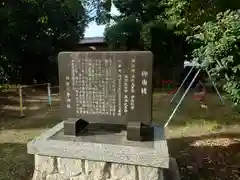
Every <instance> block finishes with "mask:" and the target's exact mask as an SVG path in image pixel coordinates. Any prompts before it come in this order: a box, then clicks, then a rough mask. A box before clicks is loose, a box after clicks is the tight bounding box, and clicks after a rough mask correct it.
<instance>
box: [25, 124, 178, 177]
mask: <svg viewBox="0 0 240 180" xmlns="http://www.w3.org/2000/svg"><path fill="white" fill-rule="evenodd" d="M62 130H63V123H60V124H58V125H57V126H55V127H53V128H52V129H50V130H49V131H47V132H45V133H43V134H42V135H41V136H39V137H37V138H36V139H35V140H33V141H32V142H30V143H28V153H30V154H34V155H35V170H34V174H33V180H168V179H169V180H170V179H173V180H178V179H180V178H179V174H178V170H177V168H176V167H177V166H176V163H174V162H173V161H174V160H171V158H169V156H168V149H167V143H166V141H165V140H163V139H162V134H161V131H159V128H157V127H156V132H155V134H156V135H155V136H156V139H155V141H154V142H127V141H125V140H124V139H125V138H126V137H125V133H126V132H121V133H118V134H103V135H97V137H98V138H100V139H95V140H93V136H92V135H91V137H90V136H89V137H87V136H84V137H82V138H81V137H77V138H74V137H66V136H64V135H63V134H62ZM104 137H105V141H106V142H102V141H103V140H104ZM88 138H90V139H91V141H89V142H88ZM117 139H118V140H117ZM113 140H114V142H115V141H116V140H117V141H116V142H121V143H120V144H114V143H112V142H113ZM98 141H101V142H100V143H99V142H98ZM97 142H98V143H97ZM130 145H131V146H130ZM171 164H174V166H175V170H174V169H172V170H171V166H172V165H171ZM169 168H170V169H169ZM167 171H168V172H170V173H168V174H170V176H169V175H168V176H165V172H167ZM173 174H174V176H173ZM165 177H168V178H167V179H166V178H165Z"/></svg>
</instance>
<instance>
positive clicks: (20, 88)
mask: <svg viewBox="0 0 240 180" xmlns="http://www.w3.org/2000/svg"><path fill="white" fill-rule="evenodd" d="M19 108H20V118H23V117H25V114H24V113H23V99H22V86H19Z"/></svg>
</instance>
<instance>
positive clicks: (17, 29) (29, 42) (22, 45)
mask: <svg viewBox="0 0 240 180" xmlns="http://www.w3.org/2000/svg"><path fill="white" fill-rule="evenodd" d="M87 22H88V16H87V14H86V10H85V9H84V7H83V4H82V2H81V1H78V0H63V1H56V0H18V1H3V2H2V4H1V7H0V23H1V37H0V47H1V49H0V53H1V55H2V57H3V58H2V59H7V61H8V62H9V63H8V65H10V64H11V65H12V67H13V69H14V70H15V74H14V72H8V73H11V74H12V78H14V77H16V75H18V74H20V75H21V78H22V80H24V81H25V82H26V83H31V82H32V79H33V77H35V78H38V79H39V80H41V79H42V80H47V76H48V73H49V74H50V73H51V70H54V72H53V74H56V68H55V66H56V65H51V63H50V59H49V57H51V56H54V55H56V54H57V53H58V52H59V51H60V50H62V49H68V48H73V47H75V46H76V44H77V43H78V42H79V40H80V39H81V38H83V33H84V29H85V26H86V24H87ZM1 62H3V60H1ZM54 64H56V62H54ZM53 67H54V69H51V68H53ZM4 69H5V70H6V67H4ZM16 70H17V71H18V73H17V72H16Z"/></svg>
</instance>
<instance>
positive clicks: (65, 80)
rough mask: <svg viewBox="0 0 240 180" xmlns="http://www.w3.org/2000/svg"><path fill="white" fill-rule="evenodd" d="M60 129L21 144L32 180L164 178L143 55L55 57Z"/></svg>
mask: <svg viewBox="0 0 240 180" xmlns="http://www.w3.org/2000/svg"><path fill="white" fill-rule="evenodd" d="M58 65H59V84H60V96H61V105H60V112H61V115H60V117H61V120H63V122H62V123H60V124H58V125H56V126H55V127H53V128H52V129H50V130H48V131H47V132H45V133H43V134H42V135H41V136H39V137H37V138H36V139H34V140H33V141H32V142H30V143H28V153H30V154H34V155H35V171H34V175H33V180H58V179H61V180H163V179H164V175H163V172H164V169H165V170H166V169H169V168H170V167H169V164H171V163H170V158H169V154H168V149H167V143H166V140H165V139H164V133H163V129H162V127H159V126H157V125H153V124H152V117H151V115H152V54H151V53H150V52H144V51H141V52H135V51H127V52H124V51H119V52H61V53H60V54H59V57H58Z"/></svg>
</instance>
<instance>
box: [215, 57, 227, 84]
mask: <svg viewBox="0 0 240 180" xmlns="http://www.w3.org/2000/svg"><path fill="white" fill-rule="evenodd" d="M216 61H217V63H218V66H219V67H223V65H222V64H221V63H220V62H219V61H218V60H216ZM224 76H225V78H226V79H227V81H229V77H228V75H227V74H226V73H225V74H224Z"/></svg>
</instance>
